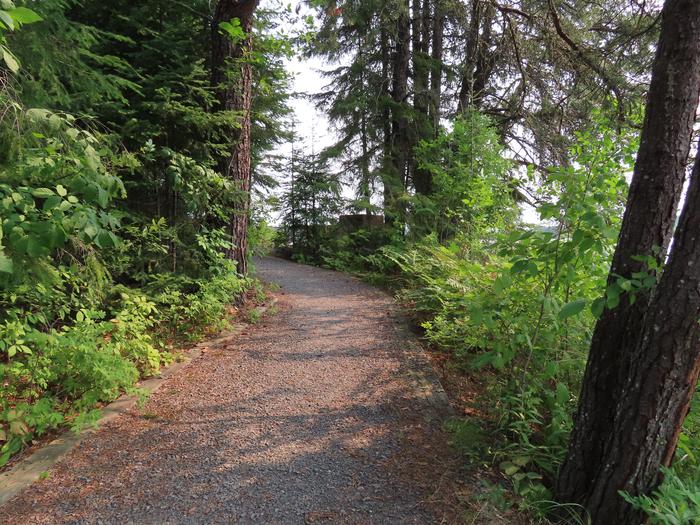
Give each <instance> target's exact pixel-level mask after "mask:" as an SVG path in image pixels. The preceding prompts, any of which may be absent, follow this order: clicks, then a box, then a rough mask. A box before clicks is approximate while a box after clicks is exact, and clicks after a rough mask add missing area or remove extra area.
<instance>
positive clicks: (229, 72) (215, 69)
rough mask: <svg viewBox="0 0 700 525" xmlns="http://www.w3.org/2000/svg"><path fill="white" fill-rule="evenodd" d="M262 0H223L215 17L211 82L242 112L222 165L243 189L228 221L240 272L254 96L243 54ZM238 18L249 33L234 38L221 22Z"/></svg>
mask: <svg viewBox="0 0 700 525" xmlns="http://www.w3.org/2000/svg"><path fill="white" fill-rule="evenodd" d="M258 1H259V0H220V1H219V3H218V4H217V6H216V10H215V11H214V18H213V20H212V58H211V61H212V64H211V66H212V85H213V86H214V88H215V90H216V94H217V99H218V106H219V107H218V108H217V109H219V110H223V111H234V112H236V113H238V114H239V121H238V126H237V127H236V129H234V130H232V137H231V150H230V155H229V157H228V158H226V159H224V160H223V161H222V162H221V163H220V165H219V169H220V170H221V172H222V174H223V175H224V176H226V177H228V178H229V179H230V180H232V181H233V182H234V184H235V187H236V190H237V191H239V192H240V196H239V197H237V199H236V202H235V204H234V210H233V214H232V216H231V219H230V221H229V224H228V230H229V234H230V236H231V248H229V249H228V250H227V251H226V256H227V257H228V258H229V259H231V260H233V261H235V262H236V268H237V270H238V273H240V274H241V275H245V274H246V273H247V272H248V259H247V257H248V215H249V210H250V181H251V138H250V130H251V124H250V113H251V107H252V100H253V92H252V90H253V70H252V67H251V65H250V63H248V62H247V61H246V60H245V59H244V57H245V54H246V53H247V52H248V51H250V49H251V45H252V40H251V31H252V29H253V13H254V11H255V8H256V7H257V5H258ZM234 18H237V19H238V20H240V22H241V28H242V29H243V31H244V32H245V34H246V36H245V37H244V38H243V39H242V40H241V41H239V42H235V41H234V40H233V39H232V38H231V36H230V35H228V34H225V33H224V34H222V32H221V29H220V28H219V26H220V24H221V23H222V22H230V21H231V20H232V19H234Z"/></svg>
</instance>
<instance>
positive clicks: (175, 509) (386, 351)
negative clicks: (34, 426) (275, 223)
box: [0, 258, 461, 525]
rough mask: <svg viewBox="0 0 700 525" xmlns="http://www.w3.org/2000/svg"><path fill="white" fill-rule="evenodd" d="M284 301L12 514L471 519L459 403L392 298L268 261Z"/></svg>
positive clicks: (8, 511)
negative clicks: (464, 510)
mask: <svg viewBox="0 0 700 525" xmlns="http://www.w3.org/2000/svg"><path fill="white" fill-rule="evenodd" d="M257 268H258V275H259V276H260V277H261V278H262V279H263V280H264V281H267V282H276V283H278V284H279V286H280V288H279V290H278V291H277V292H276V296H277V299H278V303H277V305H278V306H277V307H278V310H279V311H278V313H277V314H276V315H274V316H271V317H265V318H263V319H261V320H259V321H258V323H257V324H255V325H252V326H250V327H249V328H247V329H245V330H244V331H243V332H241V333H239V335H237V336H235V337H233V338H231V339H230V341H227V342H225V344H223V345H222V346H220V347H219V348H218V349H215V350H214V349H212V350H210V351H208V352H205V353H203V354H202V355H201V356H200V357H198V358H196V359H194V360H193V361H192V362H191V363H190V364H189V365H188V366H187V367H185V368H184V369H182V370H181V371H179V372H178V373H176V374H173V375H172V376H171V377H169V378H168V379H167V380H166V381H165V383H164V384H163V386H162V387H161V388H160V389H159V390H158V391H157V392H156V393H155V394H153V395H152V396H151V397H150V398H149V400H148V402H147V403H146V404H145V405H144V406H143V407H141V408H134V409H131V410H129V411H127V412H126V413H125V414H123V415H121V416H120V417H119V418H117V419H116V420H113V421H111V422H109V423H106V424H105V425H103V426H102V427H101V428H100V429H99V430H98V431H97V432H96V433H94V434H90V435H88V436H87V437H86V438H85V439H84V440H83V441H82V442H81V444H80V446H79V447H77V448H76V449H75V450H73V452H72V453H70V454H69V455H68V456H67V457H66V458H65V459H64V460H63V461H62V462H60V463H58V464H57V465H56V466H55V467H54V468H52V469H51V470H50V471H49V473H48V475H47V476H46V477H45V479H42V480H40V481H38V482H36V483H35V484H34V485H32V486H31V487H29V488H28V489H26V490H25V491H24V492H22V493H20V494H19V495H18V496H17V497H15V498H14V499H13V500H11V501H9V502H8V503H7V504H6V505H5V506H4V507H2V508H0V523H3V524H4V525H30V524H69V523H70V524H83V523H85V524H87V523H95V524H97V523H109V524H127V523H134V524H166V523H168V524H185V523H187V524H193V523H202V524H205V523H206V524H210V523H211V524H213V523H250V524H272V523H274V524H311V523H340V524H346V523H347V524H351V523H352V524H375V523H376V524H414V523H415V524H418V523H421V524H422V523H426V524H428V523H430V524H433V523H447V524H455V523H460V522H461V519H460V517H459V515H460V510H459V507H460V505H459V502H458V501H456V496H455V494H456V493H458V492H459V481H458V475H457V470H458V468H459V467H458V465H459V461H458V460H457V458H456V457H455V455H454V452H452V451H451V449H450V447H449V445H448V439H447V436H446V435H445V433H444V432H443V431H442V425H441V421H442V420H443V419H444V417H445V416H446V415H447V414H448V413H449V410H448V405H447V401H446V398H445V397H444V394H443V393H442V390H441V389H440V388H439V384H438V383H437V382H436V380H435V378H434V374H433V372H432V369H431V367H430V365H429V364H428V361H427V359H426V358H425V356H424V354H423V352H422V351H421V350H420V347H419V346H418V345H417V344H416V341H415V337H414V336H413V335H411V334H410V332H409V331H408V330H407V329H406V328H405V325H404V323H403V321H402V320H401V318H400V316H399V315H398V314H397V311H396V306H395V304H394V302H393V300H392V299H391V298H390V297H389V296H388V295H386V294H385V293H383V292H381V291H379V290H377V289H375V288H373V287H371V286H369V285H367V284H364V283H362V282H360V281H359V280H357V279H354V278H352V277H348V276H346V275H344V274H340V273H335V272H331V271H327V270H322V269H319V268H314V267H309V266H301V265H297V264H293V263H290V262H286V261H282V260H280V259H271V258H268V259H264V260H260V261H257Z"/></svg>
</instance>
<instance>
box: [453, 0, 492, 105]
mask: <svg viewBox="0 0 700 525" xmlns="http://www.w3.org/2000/svg"><path fill="white" fill-rule="evenodd" d="M494 16H495V11H494V9H493V6H492V5H491V4H488V5H487V3H486V2H484V0H472V12H471V18H470V20H469V34H468V36H467V49H466V60H465V64H464V69H463V71H462V80H461V86H460V90H459V100H458V104H457V110H458V112H460V113H463V112H465V111H467V109H469V108H470V107H476V108H478V107H479V106H480V105H481V102H482V100H483V97H484V90H485V89H486V83H487V82H488V80H489V78H490V77H491V72H492V71H493V65H494V61H495V56H493V55H492V53H490V52H489V46H490V45H491V24H492V23H493V19H494Z"/></svg>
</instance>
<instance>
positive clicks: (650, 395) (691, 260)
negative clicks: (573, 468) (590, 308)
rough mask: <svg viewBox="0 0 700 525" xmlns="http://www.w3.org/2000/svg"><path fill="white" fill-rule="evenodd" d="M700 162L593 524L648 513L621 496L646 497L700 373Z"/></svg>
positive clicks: (614, 434)
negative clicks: (641, 495) (637, 508)
mask: <svg viewBox="0 0 700 525" xmlns="http://www.w3.org/2000/svg"><path fill="white" fill-rule="evenodd" d="M699 318H700V157H698V158H697V159H696V161H695V169H694V170H693V175H692V177H691V182H690V186H689V188H688V194H687V198H686V202H685V205H684V207H683V213H682V214H681V218H680V221H679V224H678V228H677V230H676V233H675V235H674V237H673V248H672V251H671V255H670V257H669V260H668V262H667V264H666V267H665V269H664V273H663V276H662V277H661V280H660V282H659V285H658V287H657V291H656V293H655V294H654V297H653V298H652V300H651V302H650V304H649V308H648V310H647V313H646V315H645V317H644V327H643V330H642V332H641V334H640V337H639V339H638V345H637V348H636V349H635V350H634V351H633V353H632V356H631V359H629V368H628V370H627V373H626V377H625V380H624V382H623V384H622V389H621V393H620V397H619V398H618V402H617V405H616V408H615V419H614V424H613V426H612V427H611V428H610V429H609V436H608V438H607V439H606V447H605V457H604V458H602V459H603V462H602V465H604V466H603V468H602V469H601V470H600V472H599V473H598V475H597V477H596V480H595V484H594V485H593V486H592V487H591V489H592V490H591V495H590V496H589V498H588V503H587V508H588V511H589V512H590V514H591V516H592V517H593V523H594V524H598V523H601V524H602V523H616V524H620V525H637V524H638V523H641V522H643V521H644V517H643V515H642V514H641V513H640V512H638V511H636V510H634V509H633V508H632V507H631V506H629V505H627V504H626V503H625V502H624V501H623V500H622V498H620V497H619V496H618V491H619V490H624V491H627V492H629V493H630V494H632V495H639V494H648V493H649V492H651V491H652V490H653V489H654V488H655V487H656V485H657V484H658V482H659V478H660V473H659V469H660V467H662V466H663V467H668V466H669V465H670V464H671V461H672V459H673V455H674V453H675V450H676V445H677V444H678V436H679V434H680V431H681V426H682V424H683V420H684V419H685V417H686V415H687V413H688V409H689V408H690V401H691V399H692V397H693V394H694V393H695V388H696V385H697V382H698V373H699V372H700V323H698V319H699Z"/></svg>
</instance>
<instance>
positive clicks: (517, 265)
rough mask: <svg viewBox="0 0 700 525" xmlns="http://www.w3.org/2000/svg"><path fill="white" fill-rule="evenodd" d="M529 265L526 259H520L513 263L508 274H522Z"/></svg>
mask: <svg viewBox="0 0 700 525" xmlns="http://www.w3.org/2000/svg"><path fill="white" fill-rule="evenodd" d="M529 265H530V261H529V260H528V259H520V260H519V261H515V262H514V263H513V266H511V267H510V273H511V274H513V275H515V274H516V273H521V272H524V271H525V270H527V269H528V266H529Z"/></svg>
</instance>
